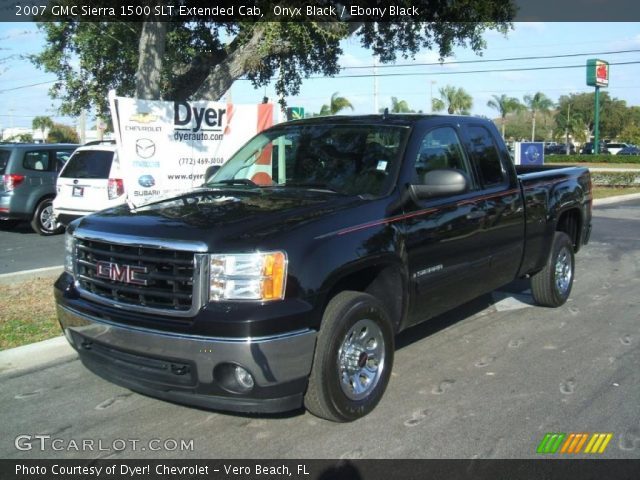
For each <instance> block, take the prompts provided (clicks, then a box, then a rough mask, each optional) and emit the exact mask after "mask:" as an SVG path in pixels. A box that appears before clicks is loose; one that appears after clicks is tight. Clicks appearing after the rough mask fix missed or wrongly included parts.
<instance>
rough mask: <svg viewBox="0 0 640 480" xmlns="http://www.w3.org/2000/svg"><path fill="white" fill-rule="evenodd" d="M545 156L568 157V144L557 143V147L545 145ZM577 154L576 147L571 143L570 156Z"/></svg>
mask: <svg viewBox="0 0 640 480" xmlns="http://www.w3.org/2000/svg"><path fill="white" fill-rule="evenodd" d="M544 153H545V155H566V154H567V144H566V143H556V144H555V145H549V146H546V145H545V149H544ZM574 153H576V146H575V145H574V144H573V143H571V144H569V154H570V155H573V154H574Z"/></svg>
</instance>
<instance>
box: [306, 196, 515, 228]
mask: <svg viewBox="0 0 640 480" xmlns="http://www.w3.org/2000/svg"><path fill="white" fill-rule="evenodd" d="M519 191H520V190H519V189H517V188H514V189H512V190H507V191H506V192H499V193H493V194H490V195H483V196H480V197H475V198H473V199H468V200H461V201H459V202H457V203H455V204H454V206H456V207H459V206H461V205H467V204H471V203H475V202H478V201H481V200H488V199H490V198H496V197H506V196H508V195H512V194H514V193H518V192H519ZM450 207H451V205H447V206H443V207H434V208H425V209H424V210H418V211H416V212H411V213H405V214H402V215H395V216H393V217H389V218H381V219H380V220H374V221H372V222H367V223H362V224H360V225H354V226H353V227H347V228H343V229H341V230H337V231H335V232H329V233H326V234H324V235H319V236H318V237H316V239H318V238H326V237H329V236H331V235H346V234H348V233H353V232H357V231H359V230H364V229H366V228H371V227H376V226H378V225H384V224H387V223H394V222H398V221H400V220H406V219H408V218H413V217H419V216H421V215H427V214H429V213H433V212H437V211H438V210H444V209H445V208H450Z"/></svg>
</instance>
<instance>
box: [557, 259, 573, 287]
mask: <svg viewBox="0 0 640 480" xmlns="http://www.w3.org/2000/svg"><path fill="white" fill-rule="evenodd" d="M572 276H573V269H572V265H571V253H570V252H569V250H568V249H567V247H563V248H562V250H560V251H559V252H558V257H557V259H556V266H555V280H556V288H557V289H558V293H559V294H560V295H563V296H564V295H566V293H567V290H568V289H569V286H570V285H571V277H572Z"/></svg>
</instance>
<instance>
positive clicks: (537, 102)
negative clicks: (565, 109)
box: [524, 92, 554, 142]
mask: <svg viewBox="0 0 640 480" xmlns="http://www.w3.org/2000/svg"><path fill="white" fill-rule="evenodd" d="M524 103H525V105H526V106H527V107H528V108H529V111H530V112H531V141H532V142H533V141H534V140H535V138H536V114H538V113H542V114H545V113H549V110H551V109H552V108H553V105H554V104H553V101H552V100H551V99H550V98H548V97H547V96H546V95H545V94H544V93H542V92H536V93H535V94H534V95H525V96H524Z"/></svg>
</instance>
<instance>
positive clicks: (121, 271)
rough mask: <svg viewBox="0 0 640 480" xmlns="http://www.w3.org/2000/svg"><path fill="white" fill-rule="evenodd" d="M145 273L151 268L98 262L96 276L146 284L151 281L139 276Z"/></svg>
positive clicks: (135, 283) (114, 280) (115, 280)
mask: <svg viewBox="0 0 640 480" xmlns="http://www.w3.org/2000/svg"><path fill="white" fill-rule="evenodd" d="M145 273H149V269H148V268H147V267H142V266H140V265H121V264H118V263H114V262H98V263H97V264H96V277H99V278H104V279H105V280H111V281H112V282H120V283H131V284H133V285H142V286H146V285H148V284H149V281H148V280H147V279H146V278H140V277H139V275H142V274H145Z"/></svg>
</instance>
